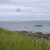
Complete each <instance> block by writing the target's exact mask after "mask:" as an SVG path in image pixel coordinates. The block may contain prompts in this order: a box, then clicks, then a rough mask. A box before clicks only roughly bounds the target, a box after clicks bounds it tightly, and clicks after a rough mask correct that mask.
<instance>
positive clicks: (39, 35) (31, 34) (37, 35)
mask: <svg viewBox="0 0 50 50" xmlns="http://www.w3.org/2000/svg"><path fill="white" fill-rule="evenodd" d="M16 32H19V33H21V34H23V35H27V36H33V37H34V38H40V39H45V40H48V39H49V38H50V34H43V33H42V32H36V33H33V32H28V31H16Z"/></svg>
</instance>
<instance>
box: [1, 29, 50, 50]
mask: <svg viewBox="0 0 50 50" xmlns="http://www.w3.org/2000/svg"><path fill="white" fill-rule="evenodd" d="M0 50H50V40H43V39H34V38H33V37H28V36H25V35H23V34H22V33H20V32H12V31H7V30H4V29H2V28H0Z"/></svg>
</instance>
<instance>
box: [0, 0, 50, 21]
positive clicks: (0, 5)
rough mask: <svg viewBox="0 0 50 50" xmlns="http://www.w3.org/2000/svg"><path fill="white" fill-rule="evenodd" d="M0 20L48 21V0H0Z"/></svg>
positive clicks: (49, 13) (49, 3) (49, 18)
mask: <svg viewBox="0 0 50 50" xmlns="http://www.w3.org/2000/svg"><path fill="white" fill-rule="evenodd" d="M1 20H50V0H0V21H1Z"/></svg>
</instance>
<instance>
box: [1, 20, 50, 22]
mask: <svg viewBox="0 0 50 50" xmlns="http://www.w3.org/2000/svg"><path fill="white" fill-rule="evenodd" d="M41 21H50V20H2V21H1V20H0V22H41Z"/></svg>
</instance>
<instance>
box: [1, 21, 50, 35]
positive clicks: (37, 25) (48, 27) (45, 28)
mask: <svg viewBox="0 0 50 50" xmlns="http://www.w3.org/2000/svg"><path fill="white" fill-rule="evenodd" d="M0 27H1V28H3V29H6V30H10V31H28V32H42V33H44V34H45V33H46V34H50V21H21V22H0Z"/></svg>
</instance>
